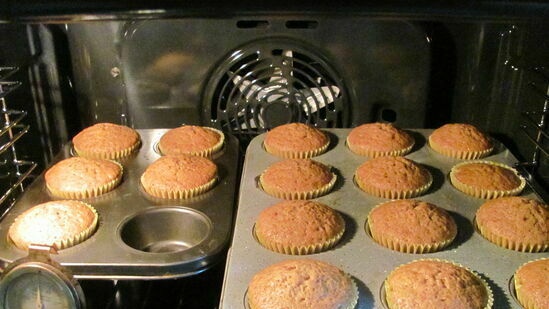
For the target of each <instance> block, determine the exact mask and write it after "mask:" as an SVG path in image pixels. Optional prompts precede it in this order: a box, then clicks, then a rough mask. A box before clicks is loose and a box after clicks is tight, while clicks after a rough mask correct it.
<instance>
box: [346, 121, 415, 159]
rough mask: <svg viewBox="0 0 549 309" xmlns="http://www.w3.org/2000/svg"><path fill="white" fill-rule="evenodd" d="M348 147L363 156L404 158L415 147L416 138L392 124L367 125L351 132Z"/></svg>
mask: <svg viewBox="0 0 549 309" xmlns="http://www.w3.org/2000/svg"><path fill="white" fill-rule="evenodd" d="M347 147H349V149H350V150H351V151H352V152H354V153H356V154H358V155H361V156H368V157H370V158H376V157H381V156H403V155H405V154H407V153H409V152H410V150H412V147H414V138H413V137H412V136H411V135H410V134H408V133H406V131H404V130H401V129H399V128H397V127H395V126H393V125H392V124H390V123H381V122H376V123H366V124H363V125H361V126H358V127H356V128H354V129H353V130H351V132H350V133H349V135H348V136H347Z"/></svg>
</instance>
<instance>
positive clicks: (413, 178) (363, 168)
mask: <svg viewBox="0 0 549 309" xmlns="http://www.w3.org/2000/svg"><path fill="white" fill-rule="evenodd" d="M355 177H357V178H358V180H359V181H360V182H361V183H362V184H364V185H365V186H370V187H374V188H378V189H381V190H385V189H386V190H400V191H406V190H415V189H418V188H421V187H423V186H425V185H427V184H429V183H430V181H431V174H430V173H429V171H428V170H427V169H425V168H424V167H422V166H420V165H418V164H417V163H415V162H414V161H412V160H409V159H406V158H404V157H378V158H373V159H370V160H368V161H366V162H365V163H363V164H362V165H360V166H359V167H358V169H357V170H356V174H355Z"/></svg>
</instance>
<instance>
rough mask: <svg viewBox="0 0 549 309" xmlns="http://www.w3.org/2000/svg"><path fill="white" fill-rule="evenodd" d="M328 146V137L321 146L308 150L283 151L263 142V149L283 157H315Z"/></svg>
mask: <svg viewBox="0 0 549 309" xmlns="http://www.w3.org/2000/svg"><path fill="white" fill-rule="evenodd" d="M329 146H330V139H328V142H327V143H326V144H325V145H322V147H319V148H316V149H312V150H309V151H284V150H279V149H277V148H276V147H269V146H268V145H267V144H265V143H263V149H265V151H266V152H268V153H270V154H272V155H275V156H277V157H281V158H284V159H309V158H312V157H316V156H319V155H321V154H323V153H324V152H326V150H327V149H328V147H329Z"/></svg>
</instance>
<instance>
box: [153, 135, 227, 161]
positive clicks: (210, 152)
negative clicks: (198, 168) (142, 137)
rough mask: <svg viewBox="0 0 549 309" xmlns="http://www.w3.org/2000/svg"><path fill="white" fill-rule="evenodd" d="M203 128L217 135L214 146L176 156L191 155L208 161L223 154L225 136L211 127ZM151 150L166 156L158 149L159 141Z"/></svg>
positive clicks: (183, 152) (182, 152)
mask: <svg viewBox="0 0 549 309" xmlns="http://www.w3.org/2000/svg"><path fill="white" fill-rule="evenodd" d="M203 128H204V129H206V130H210V131H213V132H216V133H217V134H219V141H218V142H217V143H216V144H215V145H213V146H212V147H210V148H207V149H204V150H200V151H188V152H187V151H181V152H178V153H177V154H189V155H193V156H199V157H205V158H210V159H215V158H218V157H219V156H221V155H222V154H223V149H224V147H225V134H224V133H223V132H221V131H220V130H218V129H215V128H211V127H203ZM153 149H154V151H155V152H156V153H158V154H159V155H161V156H164V155H166V153H165V151H162V148H161V147H160V140H158V141H157V142H155V143H154V146H153ZM177 154H176V155H177Z"/></svg>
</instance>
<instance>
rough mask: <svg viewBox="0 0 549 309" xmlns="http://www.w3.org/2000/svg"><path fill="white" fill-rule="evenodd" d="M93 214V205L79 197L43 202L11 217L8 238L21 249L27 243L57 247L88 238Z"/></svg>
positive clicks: (91, 229) (95, 213)
mask: <svg viewBox="0 0 549 309" xmlns="http://www.w3.org/2000/svg"><path fill="white" fill-rule="evenodd" d="M97 218H98V216H97V212H96V211H95V209H94V208H93V207H92V206H90V205H88V204H86V203H83V202H80V201H73V200H61V201H52V202H47V203H43V204H39V205H36V206H34V207H32V208H30V209H28V210H26V211H25V212H23V213H22V214H21V215H19V216H18V217H17V218H15V221H14V222H13V224H12V225H11V226H10V228H9V230H8V238H9V239H10V240H11V241H12V242H13V244H14V245H15V246H17V247H18V248H20V249H23V250H27V249H28V247H29V245H31V244H34V245H46V246H53V247H55V248H56V249H58V250H61V249H65V248H68V247H72V246H74V245H76V244H79V243H81V242H82V241H84V240H86V239H87V238H89V237H90V236H91V235H92V234H93V232H94V231H95V229H96V227H97Z"/></svg>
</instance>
